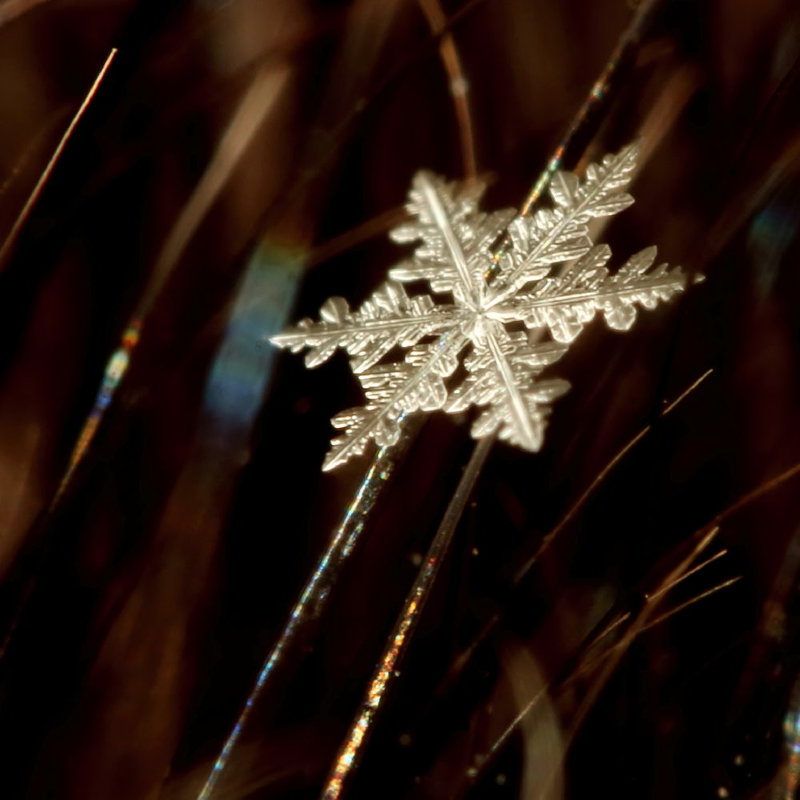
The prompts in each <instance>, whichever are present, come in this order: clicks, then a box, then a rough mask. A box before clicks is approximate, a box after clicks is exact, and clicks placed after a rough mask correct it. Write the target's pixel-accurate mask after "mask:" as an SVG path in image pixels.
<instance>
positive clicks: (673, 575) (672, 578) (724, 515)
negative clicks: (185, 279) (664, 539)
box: [473, 463, 800, 780]
mask: <svg viewBox="0 0 800 800" xmlns="http://www.w3.org/2000/svg"><path fill="white" fill-rule="evenodd" d="M798 475H800V463H797V464H794V465H793V466H791V467H789V468H788V469H786V470H784V471H783V472H781V473H779V474H778V475H776V476H775V477H773V478H770V479H769V480H767V481H764V482H763V483H761V484H759V485H758V486H757V487H755V488H754V489H752V490H751V491H749V492H747V493H746V494H744V495H742V497H740V498H739V499H738V500H737V501H735V502H734V503H732V504H731V505H729V506H728V507H727V508H725V509H724V510H722V511H721V512H720V513H719V514H717V515H716V516H715V517H714V518H713V519H712V520H711V521H710V522H709V523H708V524H707V525H704V526H703V527H702V528H700V529H699V530H697V531H696V532H695V533H694V534H692V536H691V537H690V538H689V540H688V542H689V543H691V542H695V545H694V547H693V548H692V551H691V553H690V554H689V555H688V556H687V557H686V558H684V559H682V560H681V562H680V564H679V565H678V566H677V567H675V568H674V569H673V570H671V571H670V572H669V573H668V574H667V575H666V576H665V578H664V580H663V581H662V582H661V584H660V585H659V586H658V587H657V588H656V589H655V590H654V591H653V592H652V593H650V595H649V598H650V600H651V602H648V603H646V604H645V605H644V607H643V608H642V610H641V611H640V612H639V613H638V614H637V615H636V617H634V620H633V623H632V624H631V625H630V626H629V627H628V629H627V630H626V632H625V635H624V636H623V638H622V639H621V640H620V641H619V642H617V643H616V644H614V645H613V646H612V647H610V648H609V649H608V650H607V651H605V652H604V653H602V654H601V655H600V656H598V657H597V659H595V660H594V661H592V662H589V663H586V664H584V665H582V666H581V667H579V668H578V669H577V670H576V671H575V672H574V673H573V674H572V675H571V676H570V678H568V679H567V681H566V683H568V682H569V681H571V680H574V679H575V678H576V677H577V676H578V675H579V674H581V673H582V672H585V671H586V670H588V669H590V668H592V667H594V666H596V665H597V664H598V663H600V662H605V661H606V660H607V659H609V661H608V662H607V663H606V665H605V666H604V668H603V671H602V672H601V674H600V676H599V677H598V678H597V679H596V680H595V681H594V683H593V685H592V687H590V690H589V691H588V692H587V693H586V694H585V695H584V698H583V702H582V703H581V706H580V708H579V709H578V712H577V714H576V716H575V718H574V719H573V721H572V725H571V731H570V733H569V736H568V737H567V739H566V742H567V747H568V746H569V742H570V741H571V740H572V739H573V738H574V736H575V733H576V732H577V730H578V728H579V727H580V724H581V722H582V721H583V719H584V718H585V716H586V714H587V713H588V712H589V710H590V708H591V706H592V705H593V704H594V701H595V700H596V698H597V696H598V695H599V693H600V691H601V690H602V688H603V686H604V685H605V683H606V682H607V680H608V678H609V677H610V676H611V674H612V673H613V672H614V670H615V669H616V667H617V665H618V664H619V662H620V660H621V659H622V657H623V655H624V654H625V653H626V652H627V650H628V648H629V647H630V644H631V642H632V641H633V640H634V639H635V638H636V637H637V636H639V634H641V633H643V632H644V631H646V630H650V629H651V628H654V627H655V626H657V625H659V624H661V623H663V622H665V621H666V620H667V619H669V618H670V617H672V616H674V615H675V614H677V613H679V612H681V611H683V610H685V609H686V608H689V607H690V606H692V605H694V604H695V603H696V602H699V601H700V600H703V599H705V598H707V597H709V596H711V595H713V594H716V593H717V592H718V591H720V590H722V589H725V588H728V587H729V586H732V585H734V584H735V583H737V582H738V581H739V580H741V576H735V577H733V578H729V579H727V580H725V581H723V582H722V583H720V584H718V585H716V586H714V587H712V588H710V589H708V590H706V591H704V592H702V593H701V594H699V595H697V596H695V597H693V598H691V599H690V600H687V601H686V602H684V603H681V604H680V605H678V606H676V607H675V608H672V609H670V610H669V611H666V612H664V613H663V614H661V615H660V616H658V617H656V618H654V619H651V617H652V614H653V612H654V611H655V609H656V608H657V607H658V604H659V602H660V600H661V598H662V597H663V596H664V595H665V594H666V593H667V591H668V590H669V589H670V588H672V587H673V586H675V585H676V584H678V583H681V582H682V581H683V580H685V579H686V578H688V577H689V576H690V575H692V574H695V573H696V572H697V571H698V569H701V568H702V567H703V566H705V565H707V564H709V563H711V562H712V561H714V560H716V558H718V557H719V555H720V554H716V555H715V556H713V557H711V558H709V559H707V560H706V561H705V562H703V563H701V564H699V565H697V566H695V567H691V566H690V565H691V564H692V563H693V562H694V560H695V558H697V556H698V555H700V553H702V552H703V550H705V549H706V548H707V547H708V545H709V544H711V542H712V541H713V540H714V538H715V537H716V535H717V533H718V531H719V529H720V526H721V524H722V523H723V522H724V521H725V520H727V519H729V518H730V517H732V516H733V515H734V514H736V513H737V512H738V511H740V510H741V509H742V508H745V507H746V506H748V505H750V504H751V503H753V502H755V501H756V500H758V499H760V498H761V497H764V496H765V495H767V494H769V493H770V492H772V491H774V490H775V489H778V488H779V487H781V486H782V485H783V484H785V483H787V482H788V481H790V480H792V479H793V478H796V477H797V476H798ZM630 618H631V614H630V613H628V614H625V615H623V617H622V618H620V619H618V620H616V621H615V622H614V623H613V624H612V626H610V627H609V628H606V629H605V630H604V632H603V634H601V636H599V637H597V639H595V642H597V641H599V640H600V639H601V638H602V636H604V635H607V634H608V633H610V632H611V630H612V629H613V628H616V627H618V626H619V625H620V624H621V623H622V622H625V621H627V620H628V619H630ZM547 688H548V687H544V688H543V689H542V690H541V691H539V692H537V694H536V696H535V697H533V698H531V700H530V701H529V702H528V703H527V704H526V705H525V707H524V708H523V709H522V710H521V711H520V712H519V713H518V714H517V715H516V717H515V718H514V720H512V722H511V723H510V724H509V725H508V726H507V727H506V729H505V730H504V731H503V733H502V734H501V735H500V736H499V737H498V738H497V739H496V740H495V741H494V742H493V744H492V745H491V747H489V748H488V749H487V751H486V753H485V754H484V755H482V756H481V757H480V758H479V759H478V761H479V762H480V765H481V768H480V769H479V770H476V771H475V773H474V775H473V778H474V779H475V780H477V778H478V777H479V775H480V774H481V773H482V772H483V771H484V770H485V769H486V767H487V766H488V765H489V764H490V763H491V760H492V757H493V756H494V755H496V754H497V753H498V752H499V751H500V749H501V748H502V747H503V744H504V743H505V742H506V741H508V738H509V737H510V736H511V735H512V734H513V732H514V731H515V730H517V728H518V727H519V725H520V724H521V723H522V722H523V720H524V719H525V718H526V717H527V715H528V714H529V713H530V712H531V711H532V710H533V709H534V708H535V706H536V704H537V703H538V702H539V701H540V700H541V698H542V697H543V696H544V694H545V692H546V691H547ZM566 749H567V748H566V747H565V751H566ZM557 769H558V765H554V767H553V772H552V774H553V775H556V774H557Z"/></svg>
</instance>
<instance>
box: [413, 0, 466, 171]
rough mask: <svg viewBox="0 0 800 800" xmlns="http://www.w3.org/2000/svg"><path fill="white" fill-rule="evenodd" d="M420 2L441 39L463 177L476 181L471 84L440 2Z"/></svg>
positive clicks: (432, 27)
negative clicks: (459, 145)
mask: <svg viewBox="0 0 800 800" xmlns="http://www.w3.org/2000/svg"><path fill="white" fill-rule="evenodd" d="M417 2H418V3H419V5H420V8H421V9H422V12H423V13H424V14H425V18H426V19H427V20H428V24H429V25H430V26H431V30H432V31H433V34H434V36H439V37H440V39H439V55H440V57H441V59H442V64H443V65H444V70H445V72H446V73H447V77H448V78H449V80H450V83H449V88H450V95H451V97H452V98H453V107H454V110H455V114H456V120H457V122H458V135H459V140H460V142H461V159H462V161H463V165H464V177H465V178H466V179H467V180H474V179H475V177H476V175H477V157H476V153H475V132H474V126H473V124H472V112H471V110H470V106H469V81H468V80H467V78H466V76H465V75H464V68H463V65H462V64H461V57H460V56H459V54H458V48H457V47H456V43H455V39H454V38H453V34H452V32H451V29H450V28H448V25H447V17H446V16H445V14H444V11H443V10H442V7H441V5H440V4H439V2H438V0H417Z"/></svg>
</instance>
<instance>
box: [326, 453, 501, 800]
mask: <svg viewBox="0 0 800 800" xmlns="http://www.w3.org/2000/svg"><path fill="white" fill-rule="evenodd" d="M493 444H494V439H493V438H487V439H481V441H480V442H478V444H476V445H475V449H474V450H473V451H472V456H471V458H470V460H469V463H468V464H467V467H466V469H465V470H464V474H463V475H462V476H461V480H460V481H459V484H458V487H457V488H456V491H455V492H454V494H453V497H452V499H451V500H450V504H449V505H448V507H447V511H446V512H445V514H444V517H443V518H442V522H441V524H440V525H439V529H438V530H437V531H436V535H435V536H434V538H433V541H432V542H431V546H430V547H429V548H428V552H427V554H426V555H425V562H424V565H423V566H422V568H421V569H420V571H419V573H418V575H417V578H416V580H415V581H414V585H413V586H412V588H411V591H410V592H409V594H408V596H407V597H406V600H405V603H404V604H403V609H402V611H401V612H400V615H399V617H398V618H397V620H396V622H395V626H394V629H393V630H392V633H391V634H390V636H389V639H388V645H387V647H386V649H385V650H384V651H383V654H382V655H381V658H380V660H379V662H378V668H377V670H376V671H375V672H374V673H373V676H372V679H371V680H370V684H369V688H368V689H367V692H366V695H365V697H364V698H363V700H362V703H361V707H360V709H359V712H358V715H357V717H356V720H355V722H354V723H353V724H352V726H351V728H350V732H349V733H348V736H347V739H346V740H345V743H344V745H343V746H342V748H341V749H340V750H339V754H338V756H337V758H336V762H335V765H334V767H333V770H332V771H331V774H330V775H329V776H328V780H327V782H326V784H325V788H324V790H323V792H322V800H336V798H338V797H339V796H340V794H341V792H342V789H343V788H344V784H345V781H346V780H347V777H348V775H349V774H350V773H351V771H352V770H353V769H354V767H355V766H356V765H357V763H358V758H359V755H360V753H361V750H362V748H363V745H364V742H365V740H366V738H367V735H368V734H369V732H370V729H371V727H372V724H373V722H374V721H375V717H376V715H377V713H378V710H379V708H380V706H381V704H382V703H383V701H384V700H385V698H386V693H387V690H388V689H389V687H390V686H391V683H392V679H393V678H396V677H398V675H399V672H398V671H397V667H398V664H399V662H400V660H401V659H402V657H403V656H404V655H405V652H406V649H407V648H408V645H409V643H410V641H411V636H412V634H413V630H414V627H415V626H416V624H417V622H418V620H419V616H420V613H421V612H422V609H423V608H424V607H425V602H426V600H427V599H428V595H429V593H430V590H431V588H432V587H433V584H434V581H435V580H436V576H437V574H438V572H439V567H440V566H441V563H442V561H443V559H444V557H445V555H446V554H447V551H448V549H449V547H450V543H451V542H452V540H453V534H454V533H455V530H456V526H457V525H458V521H459V520H460V519H461V515H462V513H463V511H464V507H465V506H466V504H467V501H468V500H469V498H470V496H471V494H472V489H473V487H474V486H475V482H476V481H477V479H478V475H479V474H480V472H481V469H482V468H483V465H484V463H485V461H486V458H487V457H488V455H489V451H490V450H491V448H492V445H493Z"/></svg>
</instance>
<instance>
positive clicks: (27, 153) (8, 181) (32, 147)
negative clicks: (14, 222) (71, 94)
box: [0, 109, 69, 196]
mask: <svg viewBox="0 0 800 800" xmlns="http://www.w3.org/2000/svg"><path fill="white" fill-rule="evenodd" d="M67 113H69V112H68V111H64V110H63V109H61V110H59V111H57V112H55V114H53V115H52V118H51V119H50V120H48V121H47V122H46V123H45V124H44V125H43V126H42V127H41V128H40V129H39V131H38V132H37V133H36V135H35V136H33V138H32V139H31V140H30V141H29V142H28V144H27V145H25V148H24V149H23V151H22V153H21V155H20V157H19V158H18V159H17V160H16V162H15V163H14V166H13V167H12V168H11V170H10V171H9V173H8V175H6V178H5V180H4V181H3V183H2V184H0V196H2V195H4V194H5V193H6V192H7V191H8V190H9V189H10V188H11V186H13V185H14V181H15V180H16V179H17V177H18V176H19V174H20V172H22V170H23V169H24V168H25V167H26V166H27V164H28V162H29V161H30V159H31V156H33V154H34V153H35V152H36V149H37V148H38V147H39V145H40V144H41V143H42V140H43V139H44V138H45V136H46V135H47V134H48V133H49V131H50V129H51V128H52V127H53V126H54V125H55V123H56V122H57V121H60V119H61V118H62V117H63V116H66V115H67Z"/></svg>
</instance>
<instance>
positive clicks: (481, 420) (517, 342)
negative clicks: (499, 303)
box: [447, 325, 569, 451]
mask: <svg viewBox="0 0 800 800" xmlns="http://www.w3.org/2000/svg"><path fill="white" fill-rule="evenodd" d="M474 345H475V346H474V349H473V351H472V352H471V353H470V355H468V356H467V358H466V359H465V362H464V366H465V367H466V368H467V372H468V375H467V377H466V378H465V380H464V382H463V383H462V384H461V385H460V386H459V387H458V389H456V390H455V391H454V392H453V395H452V397H451V398H450V402H449V403H448V406H447V411H450V412H457V411H465V410H466V409H467V408H468V407H469V406H471V405H475V406H479V407H482V411H481V413H480V414H479V416H478V417H477V419H476V420H475V422H474V424H473V426H472V435H473V437H474V438H476V439H480V438H483V437H484V436H489V435H491V434H493V433H495V432H497V434H498V436H499V438H500V439H503V440H505V441H507V442H509V443H510V444H513V445H516V446H517V447H521V448H523V449H525V450H533V451H535V450H538V449H539V448H540V447H541V446H542V440H543V438H544V427H545V420H546V417H547V413H548V408H547V404H549V403H551V402H552V401H553V400H555V399H556V398H557V397H559V396H560V395H562V394H563V393H564V392H566V391H567V389H569V384H568V383H567V382H566V381H562V380H559V379H555V380H548V381H536V382H534V381H533V378H534V377H537V376H538V375H539V374H540V373H541V372H542V370H543V369H544V368H545V367H546V366H548V365H549V364H552V363H554V362H555V361H557V360H558V359H559V358H561V356H562V355H563V354H564V353H565V352H566V351H567V348H566V347H565V346H564V345H559V344H555V343H552V342H548V343H542V344H530V343H529V342H528V337H527V335H526V334H525V333H523V332H516V333H508V332H506V331H505V329H504V328H503V327H502V326H500V325H497V326H493V328H490V329H489V330H487V331H485V332H484V335H482V336H480V337H478V338H476V340H475V342H474Z"/></svg>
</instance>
